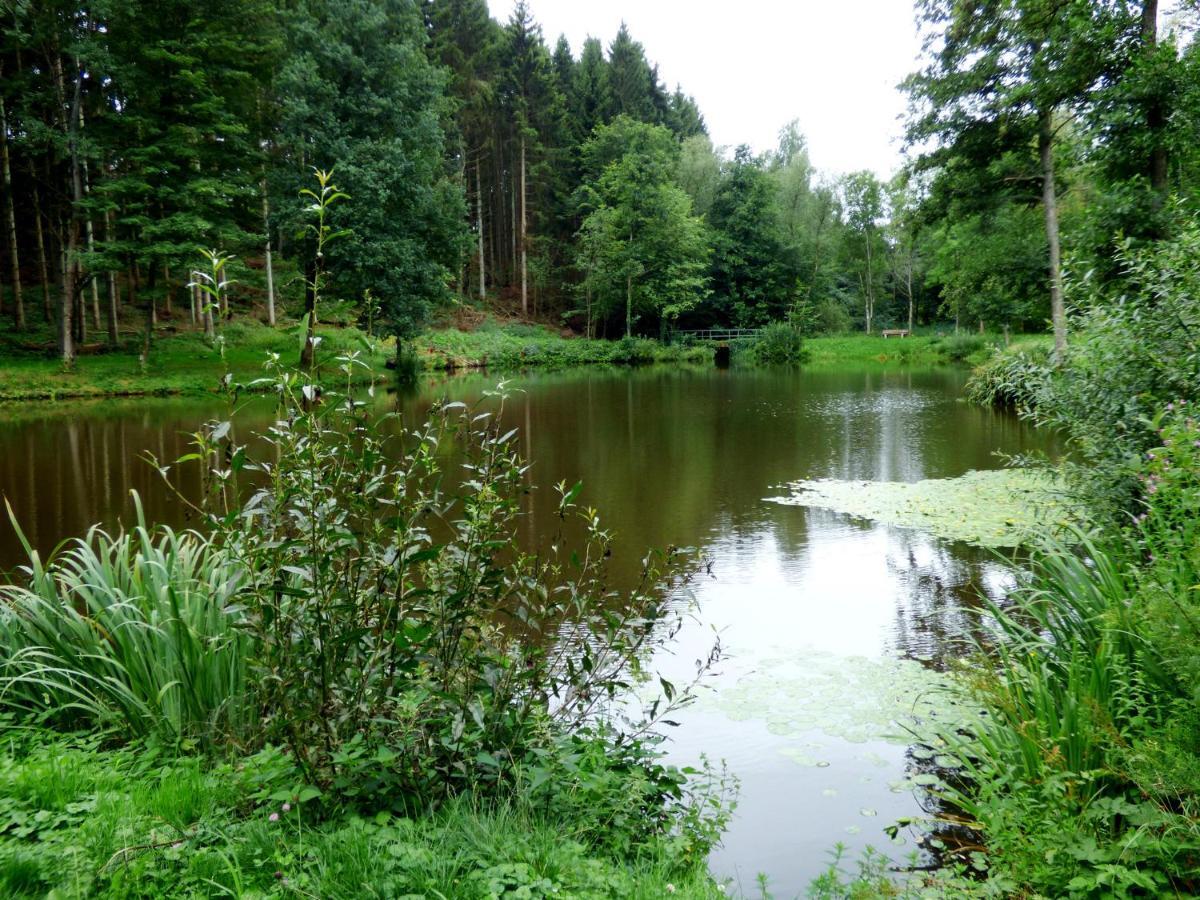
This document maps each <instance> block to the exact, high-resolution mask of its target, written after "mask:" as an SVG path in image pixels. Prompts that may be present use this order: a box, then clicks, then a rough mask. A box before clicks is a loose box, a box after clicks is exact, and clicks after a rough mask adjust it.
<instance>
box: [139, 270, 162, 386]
mask: <svg viewBox="0 0 1200 900" xmlns="http://www.w3.org/2000/svg"><path fill="white" fill-rule="evenodd" d="M157 285H158V267H157V266H156V265H155V264H154V261H153V260H151V261H150V277H149V284H147V285H146V331H145V333H144V334H143V335H142V356H141V359H142V365H146V364H147V363H148V362H149V361H150V338H151V337H152V336H153V335H154V326H155V325H157V324H158V313H157V311H156V310H155V308H154V306H155V303H154V294H155V293H156V292H155V288H156V287H157Z"/></svg>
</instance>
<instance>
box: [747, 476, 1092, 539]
mask: <svg viewBox="0 0 1200 900" xmlns="http://www.w3.org/2000/svg"><path fill="white" fill-rule="evenodd" d="M789 487H790V488H791V493H790V494H788V495H786V496H781V497H770V498H768V499H769V500H771V501H772V502H774V503H782V504H784V505H789V506H818V507H822V508H826V509H832V510H835V511H837V512H841V513H846V514H848V515H851V516H855V517H858V518H864V519H872V520H874V521H877V522H881V523H883V524H886V525H898V526H900V527H904V528H920V529H921V530H923V531H927V532H929V533H930V534H933V535H935V536H937V537H940V538H944V539H946V540H952V541H965V542H967V543H970V544H977V545H979V546H983V547H1016V546H1019V545H1020V544H1022V543H1026V542H1028V541H1030V540H1033V539H1035V538H1037V537H1039V536H1040V535H1042V534H1045V533H1047V532H1054V531H1059V530H1062V529H1063V527H1064V526H1065V525H1067V524H1068V522H1069V521H1070V520H1071V519H1072V518H1074V517H1076V516H1078V515H1079V514H1080V512H1081V511H1080V509H1079V507H1078V505H1077V504H1074V503H1071V502H1069V501H1068V500H1067V498H1066V497H1065V494H1064V492H1063V486H1062V484H1061V483H1060V482H1058V481H1056V480H1055V479H1054V478H1053V477H1052V476H1050V475H1049V474H1047V473H1044V472H1040V471H1037V470H1031V469H1018V468H1012V469H998V470H996V471H984V472H978V471H973V472H968V473H967V474H965V475H961V476H959V477H957V478H933V479H926V480H924V481H917V482H893V481H835V480H829V479H821V480H815V481H797V482H793V483H792V484H791V485H789Z"/></svg>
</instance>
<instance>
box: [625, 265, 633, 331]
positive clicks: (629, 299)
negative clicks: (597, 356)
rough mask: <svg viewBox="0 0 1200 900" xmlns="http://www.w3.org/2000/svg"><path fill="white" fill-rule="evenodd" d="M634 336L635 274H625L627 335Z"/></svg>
mask: <svg viewBox="0 0 1200 900" xmlns="http://www.w3.org/2000/svg"><path fill="white" fill-rule="evenodd" d="M632 336H633V276H632V275H626V276H625V337H632Z"/></svg>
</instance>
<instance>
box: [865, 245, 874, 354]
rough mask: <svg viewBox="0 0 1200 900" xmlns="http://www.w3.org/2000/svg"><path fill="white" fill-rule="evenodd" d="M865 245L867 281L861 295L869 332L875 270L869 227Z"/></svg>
mask: <svg viewBox="0 0 1200 900" xmlns="http://www.w3.org/2000/svg"><path fill="white" fill-rule="evenodd" d="M866 236H867V240H866V247H867V283H866V285H865V286H864V288H863V295H864V299H865V302H866V320H867V334H870V333H871V320H872V319H874V318H875V270H874V267H873V265H872V263H873V261H874V260H873V258H872V255H871V229H870V228H867V230H866Z"/></svg>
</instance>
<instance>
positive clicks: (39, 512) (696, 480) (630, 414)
mask: <svg viewBox="0 0 1200 900" xmlns="http://www.w3.org/2000/svg"><path fill="white" fill-rule="evenodd" d="M964 378H965V374H964V373H963V372H962V371H961V370H957V369H932V370H911V371H910V370H899V371H897V370H892V371H883V370H880V369H878V368H876V369H855V370H834V371H824V370H815V371H739V370H719V369H697V370H692V369H678V368H671V369H641V370H632V371H630V370H594V371H576V372H569V373H561V374H538V375H529V376H522V377H519V378H513V379H511V380H510V381H509V383H508V388H509V390H510V391H512V394H511V396H510V398H509V400H508V401H507V404H506V408H505V416H506V418H507V419H509V420H510V424H512V425H516V426H519V427H520V428H521V429H522V431H521V440H522V442H523V447H524V450H525V452H526V454H527V455H528V457H529V458H530V459H532V460H533V461H534V466H533V469H532V473H531V478H532V480H533V481H534V482H535V484H537V485H538V486H539V488H540V490H539V491H537V492H535V494H534V500H533V501H532V503H531V506H530V509H529V514H528V515H527V517H526V518H525V520H524V522H523V528H525V530H526V532H527V533H526V534H525V535H524V537H525V538H526V539H527V540H530V541H536V539H537V535H538V528H539V526H538V523H539V521H542V522H547V523H548V522H549V521H550V516H551V513H552V509H553V503H554V492H553V490H552V485H554V484H555V483H557V482H558V481H560V480H567V481H568V482H569V483H572V482H574V481H575V480H576V479H582V481H583V482H584V491H583V494H582V495H581V500H582V501H583V502H584V503H586V504H588V505H592V506H595V507H597V508H598V509H599V510H600V511H601V514H602V517H603V519H604V521H605V522H606V523H607V526H608V527H609V528H610V529H611V530H613V531H614V532H615V533H616V536H617V548H616V553H615V555H614V559H613V564H614V568H615V571H614V575H615V576H616V579H617V580H618V581H620V580H631V579H632V578H633V576H634V572H635V571H636V568H637V566H638V560H639V559H640V556H641V555H642V553H643V552H644V551H645V549H646V548H647V547H650V546H658V547H664V546H667V545H670V544H674V545H679V546H691V547H695V548H698V551H699V555H700V557H701V559H703V560H706V561H708V565H707V567H706V568H705V570H704V571H703V572H702V574H701V575H700V576H699V577H698V579H697V580H696V582H695V584H694V585H693V589H694V596H695V599H696V601H697V616H696V618H695V621H693V622H692V623H691V624H689V626H688V627H687V628H685V629H684V631H683V632H682V634H681V636H680V643H679V645H678V647H677V648H676V651H675V653H674V654H673V655H671V656H669V657H668V656H664V658H662V659H660V660H656V661H655V664H656V668H658V669H659V670H660V671H662V673H663V674H664V675H666V676H667V677H669V678H671V677H679V676H680V674H681V673H685V672H687V671H689V670H690V669H691V668H692V663H693V661H694V660H695V659H696V658H697V657H700V656H703V655H705V653H706V651H707V649H708V647H709V646H710V645H711V642H712V640H713V629H716V630H717V631H718V632H719V633H720V637H721V641H722V644H723V645H724V648H725V650H726V652H727V654H728V656H727V658H726V659H725V661H724V662H723V663H722V664H721V665H720V667H719V673H718V675H717V676H716V677H715V678H714V679H713V680H712V681H711V682H710V684H711V685H712V686H713V687H714V688H715V691H712V692H706V693H705V694H704V696H702V698H701V699H700V701H699V702H697V703H696V704H695V705H694V706H692V707H690V708H689V709H687V710H686V711H685V712H684V713H683V714H682V715H681V716H680V717H679V719H680V726H679V727H678V728H676V729H673V730H672V733H671V745H670V746H671V750H670V753H671V755H672V757H673V758H674V759H675V760H677V761H679V762H682V763H687V762H692V761H694V760H696V759H698V758H699V755H700V753H701V752H703V753H705V754H707V756H708V758H709V759H711V760H713V761H719V760H724V761H725V763H726V764H727V765H728V767H729V770H730V771H731V772H732V773H734V774H735V775H736V776H737V777H738V778H739V779H740V782H741V792H740V797H739V805H738V808H737V812H736V815H735V818H734V820H733V823H732V826H731V828H730V830H729V832H728V834H727V836H726V839H725V841H724V844H723V846H722V847H721V848H720V849H719V850H717V851H716V852H715V853H714V855H713V857H712V861H711V864H712V868H713V871H714V873H715V874H716V875H718V876H719V877H729V878H731V879H733V881H734V882H735V890H736V889H737V888H738V887H739V886H740V888H741V889H742V890H744V891H745V892H746V893H747V894H753V893H754V892H755V890H756V888H755V878H756V875H757V874H758V873H760V872H761V873H764V874H766V875H767V876H768V878H769V880H770V885H771V890H772V892H773V893H774V895H775V896H777V897H791V896H795V895H797V894H800V893H802V892H803V890H804V888H805V887H806V885H807V883H808V881H809V880H810V879H811V878H812V877H813V876H815V875H816V874H818V873H819V872H820V871H821V869H822V868H823V867H824V866H825V864H826V863H827V861H828V859H829V851H830V850H831V848H832V847H833V845H834V844H835V842H838V841H841V842H842V843H844V844H846V845H847V847H848V848H849V849H848V854H849V855H850V856H854V855H856V854H857V853H858V852H859V851H860V850H861V848H863V847H865V846H867V845H873V846H875V847H879V848H883V849H886V850H888V851H890V852H892V853H893V855H895V856H896V857H897V858H902V857H904V856H905V855H907V853H909V852H911V851H912V850H913V849H915V846H914V844H913V843H912V842H911V839H910V841H909V842H908V843H907V844H905V845H900V846H898V845H893V844H892V843H891V841H890V839H889V838H888V836H887V835H886V834H885V833H884V831H883V829H884V827H885V826H887V825H888V824H890V823H891V822H893V821H894V820H895V819H896V818H898V817H900V816H907V815H914V814H917V813H919V812H920V811H921V797H920V796H919V794H915V793H914V792H913V790H912V789H911V787H910V785H909V784H907V783H906V782H904V781H903V779H904V777H905V775H906V773H909V774H911V771H912V766H913V756H912V752H911V750H910V748H908V747H907V746H906V742H905V740H904V739H903V737H902V736H901V737H900V738H899V739H897V738H896V737H895V733H896V732H897V731H898V730H899V729H898V728H897V727H895V722H894V720H895V718H896V717H897V716H900V715H901V714H902V708H903V707H904V706H905V704H909V705H911V704H912V703H914V702H916V701H915V700H914V696H915V695H917V694H920V693H921V692H922V691H924V690H925V689H926V688H927V686H928V683H929V682H930V681H931V680H934V679H936V677H937V676H936V674H935V673H936V672H938V671H940V670H941V669H943V668H944V666H945V663H946V662H947V660H948V659H949V658H950V657H953V656H956V655H959V654H961V652H962V650H963V646H962V641H963V638H964V637H965V636H967V635H969V634H970V633H971V632H972V630H973V629H974V628H975V627H976V617H975V611H976V610H977V609H978V608H979V605H980V599H981V598H982V597H984V596H993V597H995V596H999V595H1000V594H1001V593H1003V591H1004V590H1005V589H1006V588H1007V587H1008V585H1009V584H1010V575H1009V573H1008V570H1007V568H1006V567H1005V566H1004V565H1003V563H1002V562H1000V561H999V560H998V559H997V558H996V557H994V556H993V555H992V554H990V553H989V552H987V551H984V550H980V549H978V548H973V547H969V546H966V545H962V544H954V543H948V542H944V541H940V540H937V539H934V538H932V537H929V536H927V535H924V534H922V533H921V532H920V531H916V530H910V529H902V528H895V527H890V526H885V525H878V524H874V523H872V522H869V521H863V520H856V519H852V518H850V517H848V516H845V515H841V514H837V513H833V512H829V511H827V510H823V509H819V508H805V507H800V506H782V505H779V504H776V503H772V502H769V501H768V500H767V499H766V498H769V497H772V496H776V495H778V494H779V493H780V487H781V485H783V484H784V483H786V482H791V481H795V480H797V479H818V478H835V479H862V480H885V481H918V480H921V479H926V478H945V477H953V476H958V475H962V474H964V473H966V472H968V471H970V470H973V469H990V468H999V467H1001V466H1002V465H1003V464H1004V463H1003V460H1002V459H1001V458H1000V456H999V455H998V454H1018V453H1024V452H1029V451H1034V450H1041V449H1052V448H1051V447H1050V443H1049V438H1047V437H1046V436H1045V435H1042V434H1040V433H1037V432H1035V431H1034V430H1032V429H1031V428H1030V427H1029V426H1027V425H1026V424H1024V423H1022V422H1020V421H1018V420H1016V419H1015V418H1013V417H1011V416H1009V415H1006V414H1003V413H999V412H996V411H993V410H986V409H980V408H976V407H973V406H970V405H967V404H965V403H963V402H961V400H960V396H961V389H962V385H963V381H964ZM496 381H497V377H496V376H486V375H468V376H460V377H457V378H449V379H445V378H444V379H436V380H430V381H428V382H426V383H424V384H422V385H421V386H420V387H419V388H416V389H414V390H412V391H411V392H408V393H405V394H400V395H395V396H392V397H388V398H384V399H381V401H380V402H381V403H383V404H389V405H395V406H397V407H398V408H399V409H400V410H401V411H402V412H403V413H404V414H405V415H406V416H408V417H413V416H416V415H419V414H420V413H421V411H422V410H423V409H424V408H425V407H427V406H428V404H429V403H430V402H432V400H433V399H435V398H436V397H438V396H450V397H453V398H454V399H461V400H466V401H468V402H471V401H475V400H478V399H479V398H480V397H481V396H482V395H483V393H484V392H485V391H487V390H489V389H491V388H494V386H495V384H496ZM225 409H226V407H225V406H224V405H223V404H222V403H220V402H216V401H194V400H139V401H123V402H115V401H114V402H104V403H98V404H90V405H74V406H65V405H64V406H62V407H57V408H55V407H45V406H39V407H28V408H27V407H21V406H14V407H8V408H0V494H3V495H5V496H6V497H7V498H8V500H9V502H10V503H11V504H12V506H13V509H14V512H15V514H16V516H17V518H18V520H19V521H20V523H21V525H22V527H23V529H24V530H25V532H26V534H27V535H28V536H29V538H30V540H31V541H32V542H33V543H34V544H35V546H37V547H38V548H39V549H41V550H42V551H43V552H45V551H48V550H50V549H51V548H53V546H54V545H55V544H56V543H57V542H58V541H60V540H62V539H63V538H67V537H71V536H75V535H79V534H82V533H83V532H84V531H85V530H86V528H87V526H88V525H90V524H92V523H96V522H100V523H104V524H106V525H109V526H112V525H115V524H116V522H117V521H118V519H119V518H124V519H125V520H126V521H128V519H129V517H130V513H131V509H132V508H131V505H130V503H129V500H128V494H129V491H130V489H136V490H138V491H139V492H140V494H141V495H142V497H143V500H144V505H145V508H146V511H147V517H148V519H149V520H150V521H154V522H157V521H161V522H166V523H170V524H174V525H179V524H185V519H184V516H183V512H182V510H181V508H180V507H179V505H178V503H177V502H176V501H174V500H172V499H171V498H170V496H169V495H168V493H167V492H166V491H165V490H164V489H163V487H162V485H161V482H160V481H159V479H158V476H157V474H156V473H155V472H154V471H153V470H152V469H151V467H150V466H149V465H148V464H147V463H145V462H143V461H141V459H140V458H141V457H143V456H144V455H145V454H146V453H152V454H155V455H157V456H158V457H159V458H160V459H173V458H175V457H176V456H179V455H180V454H182V453H184V452H186V445H187V441H188V438H187V436H186V435H187V432H190V431H193V430H195V429H196V428H197V427H198V426H199V424H200V423H201V422H203V421H205V420H208V419H211V418H213V417H216V416H221V415H223V414H224V411H225ZM270 414H271V407H270V405H269V403H268V402H266V401H251V402H249V403H247V404H246V405H245V407H244V409H243V410H242V411H241V412H240V413H239V415H238V417H237V419H236V426H235V427H236V428H237V429H238V433H239V437H240V438H242V439H245V438H246V436H247V435H249V434H251V433H253V432H254V431H255V430H256V429H259V428H261V427H262V426H263V425H264V424H265V423H266V422H267V421H269V417H270ZM182 488H183V490H184V491H185V492H190V491H194V490H195V485H194V484H192V483H191V482H189V481H187V480H186V479H185V480H184V482H183V483H182ZM21 555H22V554H21V551H20V546H19V543H18V542H17V540H16V536H15V534H14V533H13V531H12V529H11V528H10V527H9V525H8V523H7V521H5V522H3V523H2V524H0V570H3V569H6V568H9V567H12V566H14V565H16V564H18V563H19V562H20V560H21ZM931 673H933V674H931ZM897 710H901V711H900V712H897ZM889 735H891V737H890V738H889Z"/></svg>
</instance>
